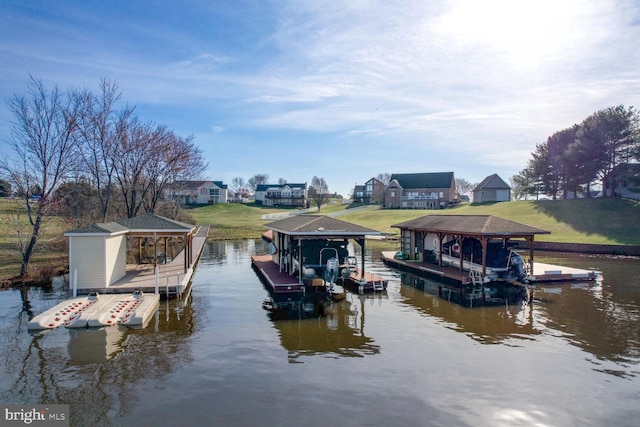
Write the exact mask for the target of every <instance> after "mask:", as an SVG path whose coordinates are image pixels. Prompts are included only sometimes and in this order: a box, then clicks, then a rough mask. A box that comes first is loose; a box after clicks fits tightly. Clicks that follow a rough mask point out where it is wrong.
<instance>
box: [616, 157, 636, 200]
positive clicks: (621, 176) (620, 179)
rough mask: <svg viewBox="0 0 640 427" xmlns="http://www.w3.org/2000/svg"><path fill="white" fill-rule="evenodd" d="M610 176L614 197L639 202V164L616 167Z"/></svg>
mask: <svg viewBox="0 0 640 427" xmlns="http://www.w3.org/2000/svg"><path fill="white" fill-rule="evenodd" d="M612 175H613V176H612V178H611V181H612V182H613V183H612V185H613V193H614V195H616V196H618V197H625V198H627V199H635V200H640V163H624V164H621V165H618V166H617V167H616V168H615V169H614V172H613V173H612Z"/></svg>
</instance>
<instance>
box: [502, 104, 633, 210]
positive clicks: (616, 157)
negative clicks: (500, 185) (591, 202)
mask: <svg viewBox="0 0 640 427" xmlns="http://www.w3.org/2000/svg"><path fill="white" fill-rule="evenodd" d="M639 123H640V115H639V114H638V112H637V111H636V110H635V109H634V108H633V107H629V108H626V107H624V106H622V105H619V106H616V107H609V108H606V109H603V110H599V111H596V112H595V113H593V114H592V115H590V116H589V117H587V118H586V119H584V120H583V121H582V122H581V123H580V124H575V125H573V126H571V127H569V128H566V129H563V130H560V131H558V132H556V133H554V134H553V135H551V136H550V137H549V138H547V141H546V142H545V143H542V144H538V145H536V149H535V151H534V152H533V153H532V154H531V158H530V159H529V161H528V163H527V166H526V168H525V169H523V170H522V171H521V172H519V173H518V174H517V175H515V176H513V177H512V179H511V183H512V186H513V191H514V196H515V197H516V199H521V198H526V197H527V196H528V195H539V194H545V195H548V196H550V197H551V198H553V199H554V200H555V199H557V198H559V197H560V198H565V199H566V198H567V197H568V196H569V195H570V194H573V195H577V194H580V193H583V194H584V195H585V196H587V197H590V195H591V188H592V187H593V186H594V184H596V183H601V184H602V192H603V195H605V196H611V195H613V190H614V188H615V185H616V182H617V181H618V180H619V179H620V176H619V166H620V165H623V164H627V163H633V162H636V161H639V160H640V126H639ZM638 184H639V185H640V183H638Z"/></svg>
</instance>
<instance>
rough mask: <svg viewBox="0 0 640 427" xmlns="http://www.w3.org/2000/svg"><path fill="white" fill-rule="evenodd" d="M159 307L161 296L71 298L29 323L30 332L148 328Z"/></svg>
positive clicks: (133, 295) (133, 294)
mask: <svg viewBox="0 0 640 427" xmlns="http://www.w3.org/2000/svg"><path fill="white" fill-rule="evenodd" d="M159 304H160V295H159V294H144V293H142V292H134V293H132V294H129V295H99V294H90V295H87V296H81V297H77V298H71V299H68V300H66V301H63V302H61V303H59V304H57V305H55V306H54V307H52V308H50V309H48V310H46V311H45V312H43V313H41V314H39V315H37V316H36V317H34V318H33V319H31V321H30V322H29V325H28V329H29V330H30V331H37V330H43V329H55V328H58V327H60V326H64V327H66V328H71V329H79V328H99V327H103V326H113V325H118V324H122V325H126V326H146V324H147V323H148V321H149V319H151V316H153V314H154V313H155V312H156V309H157V308H158V306H159Z"/></svg>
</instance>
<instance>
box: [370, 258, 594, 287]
mask: <svg viewBox="0 0 640 427" xmlns="http://www.w3.org/2000/svg"><path fill="white" fill-rule="evenodd" d="M382 260H383V261H384V263H385V264H387V265H391V266H394V267H401V268H404V269H405V270H409V271H413V272H416V273H426V274H427V275H429V276H432V277H435V278H436V279H438V278H440V279H442V278H445V279H450V280H454V281H456V282H459V283H462V284H469V283H471V282H472V280H471V277H470V276H469V272H468V271H460V270H459V269H457V268H453V267H447V266H439V265H438V264H435V263H431V262H420V261H406V260H399V259H396V258H395V252H391V251H383V252H382ZM598 275H599V272H597V271H594V270H583V269H579V268H572V267H566V266H561V265H554V264H546V263H542V262H535V264H534V274H533V275H529V283H530V284H541V283H555V282H572V281H581V280H595V279H596V278H597V277H598Z"/></svg>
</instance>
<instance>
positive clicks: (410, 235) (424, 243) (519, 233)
mask: <svg viewBox="0 0 640 427" xmlns="http://www.w3.org/2000/svg"><path fill="white" fill-rule="evenodd" d="M392 227H395V228H399V229H400V234H401V238H400V239H401V245H402V247H401V251H402V253H403V254H404V258H405V259H407V260H412V261H422V262H425V261H426V262H429V261H431V263H434V262H435V263H437V266H438V267H439V268H438V271H443V272H444V274H445V275H447V273H446V272H447V271H448V270H451V269H452V268H454V269H456V268H457V270H458V273H455V274H450V275H451V276H452V277H451V278H454V279H458V278H460V273H461V272H463V271H464V270H465V268H464V264H466V263H465V261H464V260H465V255H468V256H469V257H470V259H468V260H467V261H469V262H470V263H475V264H478V265H480V266H481V271H480V274H481V277H480V279H481V280H482V281H484V278H485V277H486V276H487V253H488V248H489V244H490V242H491V241H494V242H495V241H499V242H500V243H501V245H502V246H503V247H505V248H506V247H508V244H509V240H510V239H524V240H525V241H526V242H527V244H528V246H529V259H528V261H527V267H528V274H529V275H533V273H534V251H533V241H534V238H535V235H537V234H549V231H546V230H542V229H540V228H536V227H531V226H528V225H525V224H520V223H518V222H515V221H510V220H507V219H504V218H500V217H497V216H493V215H426V216H423V217H420V218H416V219H414V220H410V221H406V222H403V223H400V224H395V225H392ZM476 242H479V245H480V248H479V249H480V257H481V259H473V254H474V252H475V251H474V250H473V249H474V248H473V246H474V245H475V244H476ZM447 243H448V248H447V247H445V244H447ZM447 249H448V250H449V255H450V256H448V257H447V256H446V253H447ZM446 263H448V264H449V266H448V267H449V268H443V267H445V266H446V265H445V264H446ZM456 264H457V265H456Z"/></svg>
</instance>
